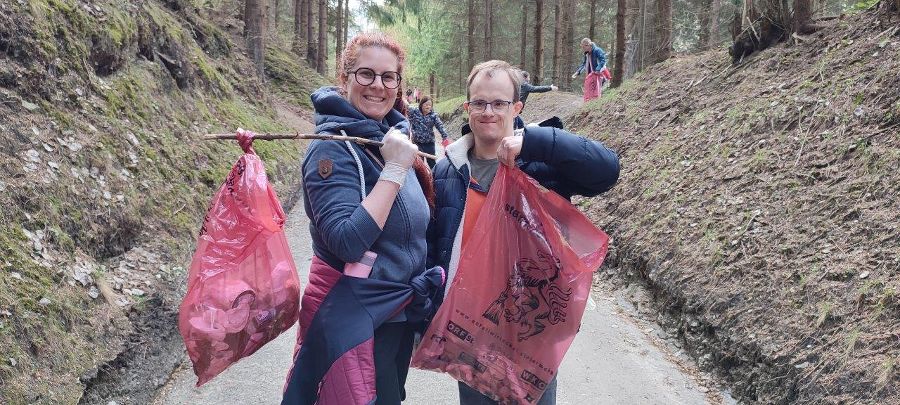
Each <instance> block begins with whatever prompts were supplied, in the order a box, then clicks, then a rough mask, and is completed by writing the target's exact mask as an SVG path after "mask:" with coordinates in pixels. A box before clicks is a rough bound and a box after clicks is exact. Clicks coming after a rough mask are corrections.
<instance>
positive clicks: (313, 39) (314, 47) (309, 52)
mask: <svg viewBox="0 0 900 405" xmlns="http://www.w3.org/2000/svg"><path fill="white" fill-rule="evenodd" d="M305 2H306V61H307V62H308V63H309V65H310V66H311V67H312V68H314V69H318V67H317V66H316V63H318V62H319V58H317V57H316V52H317V51H318V50H319V37H318V36H317V35H316V30H315V27H316V22H317V21H318V20H317V19H316V18H315V11H316V10H317V8H318V7H315V6H314V4H313V3H314V2H315V0H305Z"/></svg>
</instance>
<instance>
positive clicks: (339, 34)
mask: <svg viewBox="0 0 900 405" xmlns="http://www.w3.org/2000/svg"><path fill="white" fill-rule="evenodd" d="M343 1H346V0H337V7H335V9H334V11H335V18H334V20H335V24H334V71H335V72H337V71H338V70H340V69H341V66H340V63H341V49H342V48H343V47H344V45H343V44H342V43H341V40H342V39H343V38H344V21H343V14H344V4H343V3H342V2H343Z"/></svg>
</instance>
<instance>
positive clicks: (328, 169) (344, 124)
mask: <svg viewBox="0 0 900 405" xmlns="http://www.w3.org/2000/svg"><path fill="white" fill-rule="evenodd" d="M405 57H406V56H405V52H404V51H403V49H401V47H400V45H399V44H398V43H397V42H396V41H395V40H393V39H391V38H390V37H388V36H386V35H384V34H381V33H363V34H360V35H357V36H356V37H354V38H353V39H351V40H350V41H349V42H348V43H347V45H346V47H345V48H344V50H343V53H342V54H341V64H340V70H339V72H338V82H339V87H323V88H320V89H319V90H317V91H315V92H314V93H313V94H312V96H311V98H312V102H313V107H314V109H315V124H316V133H318V134H336V135H344V134H346V135H348V136H355V137H362V138H367V139H371V140H375V141H382V142H383V146H381V147H369V146H364V145H359V144H355V143H350V142H339V141H326V140H316V141H313V142H312V143H310V145H309V147H308V150H307V152H306V157H305V159H304V161H303V165H302V170H303V203H304V208H305V210H306V215H307V216H308V217H309V221H310V227H309V231H310V234H311V236H312V245H313V251H314V253H315V256H314V257H313V258H312V263H311V266H310V276H309V283H308V285H307V286H306V288H305V291H304V294H303V299H302V301H301V315H300V328H299V331H298V349H297V351H296V353H295V359H294V367H293V369H292V371H291V374H290V375H289V376H288V381H287V384H286V386H285V393H284V398H283V401H282V403H283V404H313V403H325V404H330V403H371V401H372V400H375V401H376V402H375V403H377V404H390V405H394V404H400V401H401V400H402V399H403V398H404V396H405V393H404V389H403V386H404V383H405V380H406V374H407V371H408V368H409V360H410V357H411V354H412V346H413V333H414V325H413V321H415V320H416V319H417V318H422V314H421V313H420V312H419V311H416V312H414V311H413V310H414V309H416V308H415V307H413V306H412V305H409V306H404V305H406V303H408V302H409V301H408V300H407V298H405V297H413V296H414V294H411V293H410V292H409V291H410V290H409V289H410V288H411V286H410V285H411V284H414V285H415V286H414V287H412V288H414V289H415V292H416V293H420V294H421V293H422V291H420V290H421V289H422V288H425V287H428V285H426V284H427V283H426V284H422V283H420V282H421V281H422V277H425V276H426V275H429V276H428V277H430V278H428V281H434V280H435V279H436V280H437V281H436V282H435V283H436V284H437V285H431V287H433V289H434V290H437V289H438V288H439V287H440V284H441V283H442V279H443V276H442V270H439V271H440V272H441V274H440V275H439V276H438V277H436V278H435V277H431V276H430V275H433V274H434V271H432V270H437V269H431V270H429V271H426V269H425V256H426V244H425V233H426V229H427V226H428V222H429V219H430V215H431V212H430V209H429V202H428V200H427V199H426V197H425V193H426V191H423V188H424V189H425V190H429V189H430V187H431V182H430V180H431V179H430V174H429V170H428V168H427V167H426V166H425V164H424V162H422V161H421V160H420V159H417V158H416V152H417V149H416V146H415V144H413V143H412V142H411V141H410V140H409V137H408V135H406V134H404V133H402V131H408V122H407V121H406V117H405V116H404V115H403V114H401V113H400V112H399V111H397V109H396V108H395V106H402V105H403V103H402V99H401V98H402V95H403V93H402V89H401V86H400V84H401V82H402V80H403V78H402V74H403V69H404V61H405ZM398 129H399V131H398ZM420 179H421V180H424V181H421V182H420ZM431 193H433V191H431ZM342 273H343V275H342ZM351 275H352V276H353V277H359V278H366V280H365V281H360V282H357V281H354V280H357V279H350V278H348V277H350V276H351ZM397 285H399V286H401V287H405V288H406V290H403V289H401V290H397V289H396V288H393V287H392V286H397ZM360 286H364V287H365V288H363V287H360ZM423 286H424V287H423ZM376 287H378V288H376ZM389 287H390V288H389ZM336 291H337V292H336ZM339 293H340V294H343V295H340V294H339ZM336 295H337V296H336ZM398 300H399V304H398ZM351 301H352V302H353V303H354V305H355V303H356V302H357V301H359V303H360V304H359V305H356V306H355V307H354V306H352V305H350V304H348V302H351ZM413 302H415V301H413ZM370 304H371V305H372V306H368V305H370ZM348 305H350V306H349V307H348ZM363 306H365V308H364V311H363V312H362V314H363V316H362V319H360V318H359V315H360V311H359V308H360V307H363ZM370 309H371V310H378V311H381V312H380V313H382V315H376V313H375V312H370ZM376 318H378V319H376ZM382 321H383V323H381V325H380V326H379V325H378V323H380V322H382ZM367 328H368V331H367ZM367 334H368V335H367ZM301 340H302V342H301Z"/></svg>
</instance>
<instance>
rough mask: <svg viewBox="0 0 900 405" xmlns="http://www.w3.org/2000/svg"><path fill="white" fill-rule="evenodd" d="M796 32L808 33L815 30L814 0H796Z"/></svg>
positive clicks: (794, 24)
mask: <svg viewBox="0 0 900 405" xmlns="http://www.w3.org/2000/svg"><path fill="white" fill-rule="evenodd" d="M792 26H793V29H794V32H796V33H798V34H808V33H810V32H813V31H814V29H813V26H812V0H794V20H793V25H792Z"/></svg>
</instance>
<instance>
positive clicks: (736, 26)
mask: <svg viewBox="0 0 900 405" xmlns="http://www.w3.org/2000/svg"><path fill="white" fill-rule="evenodd" d="M742 15H743V10H742V9H741V7H736V8H735V9H734V15H733V16H732V17H731V40H732V41H734V40H736V39H737V37H738V35H741V28H742V27H743V25H744V21H743V19H742V18H741V16H742Z"/></svg>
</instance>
